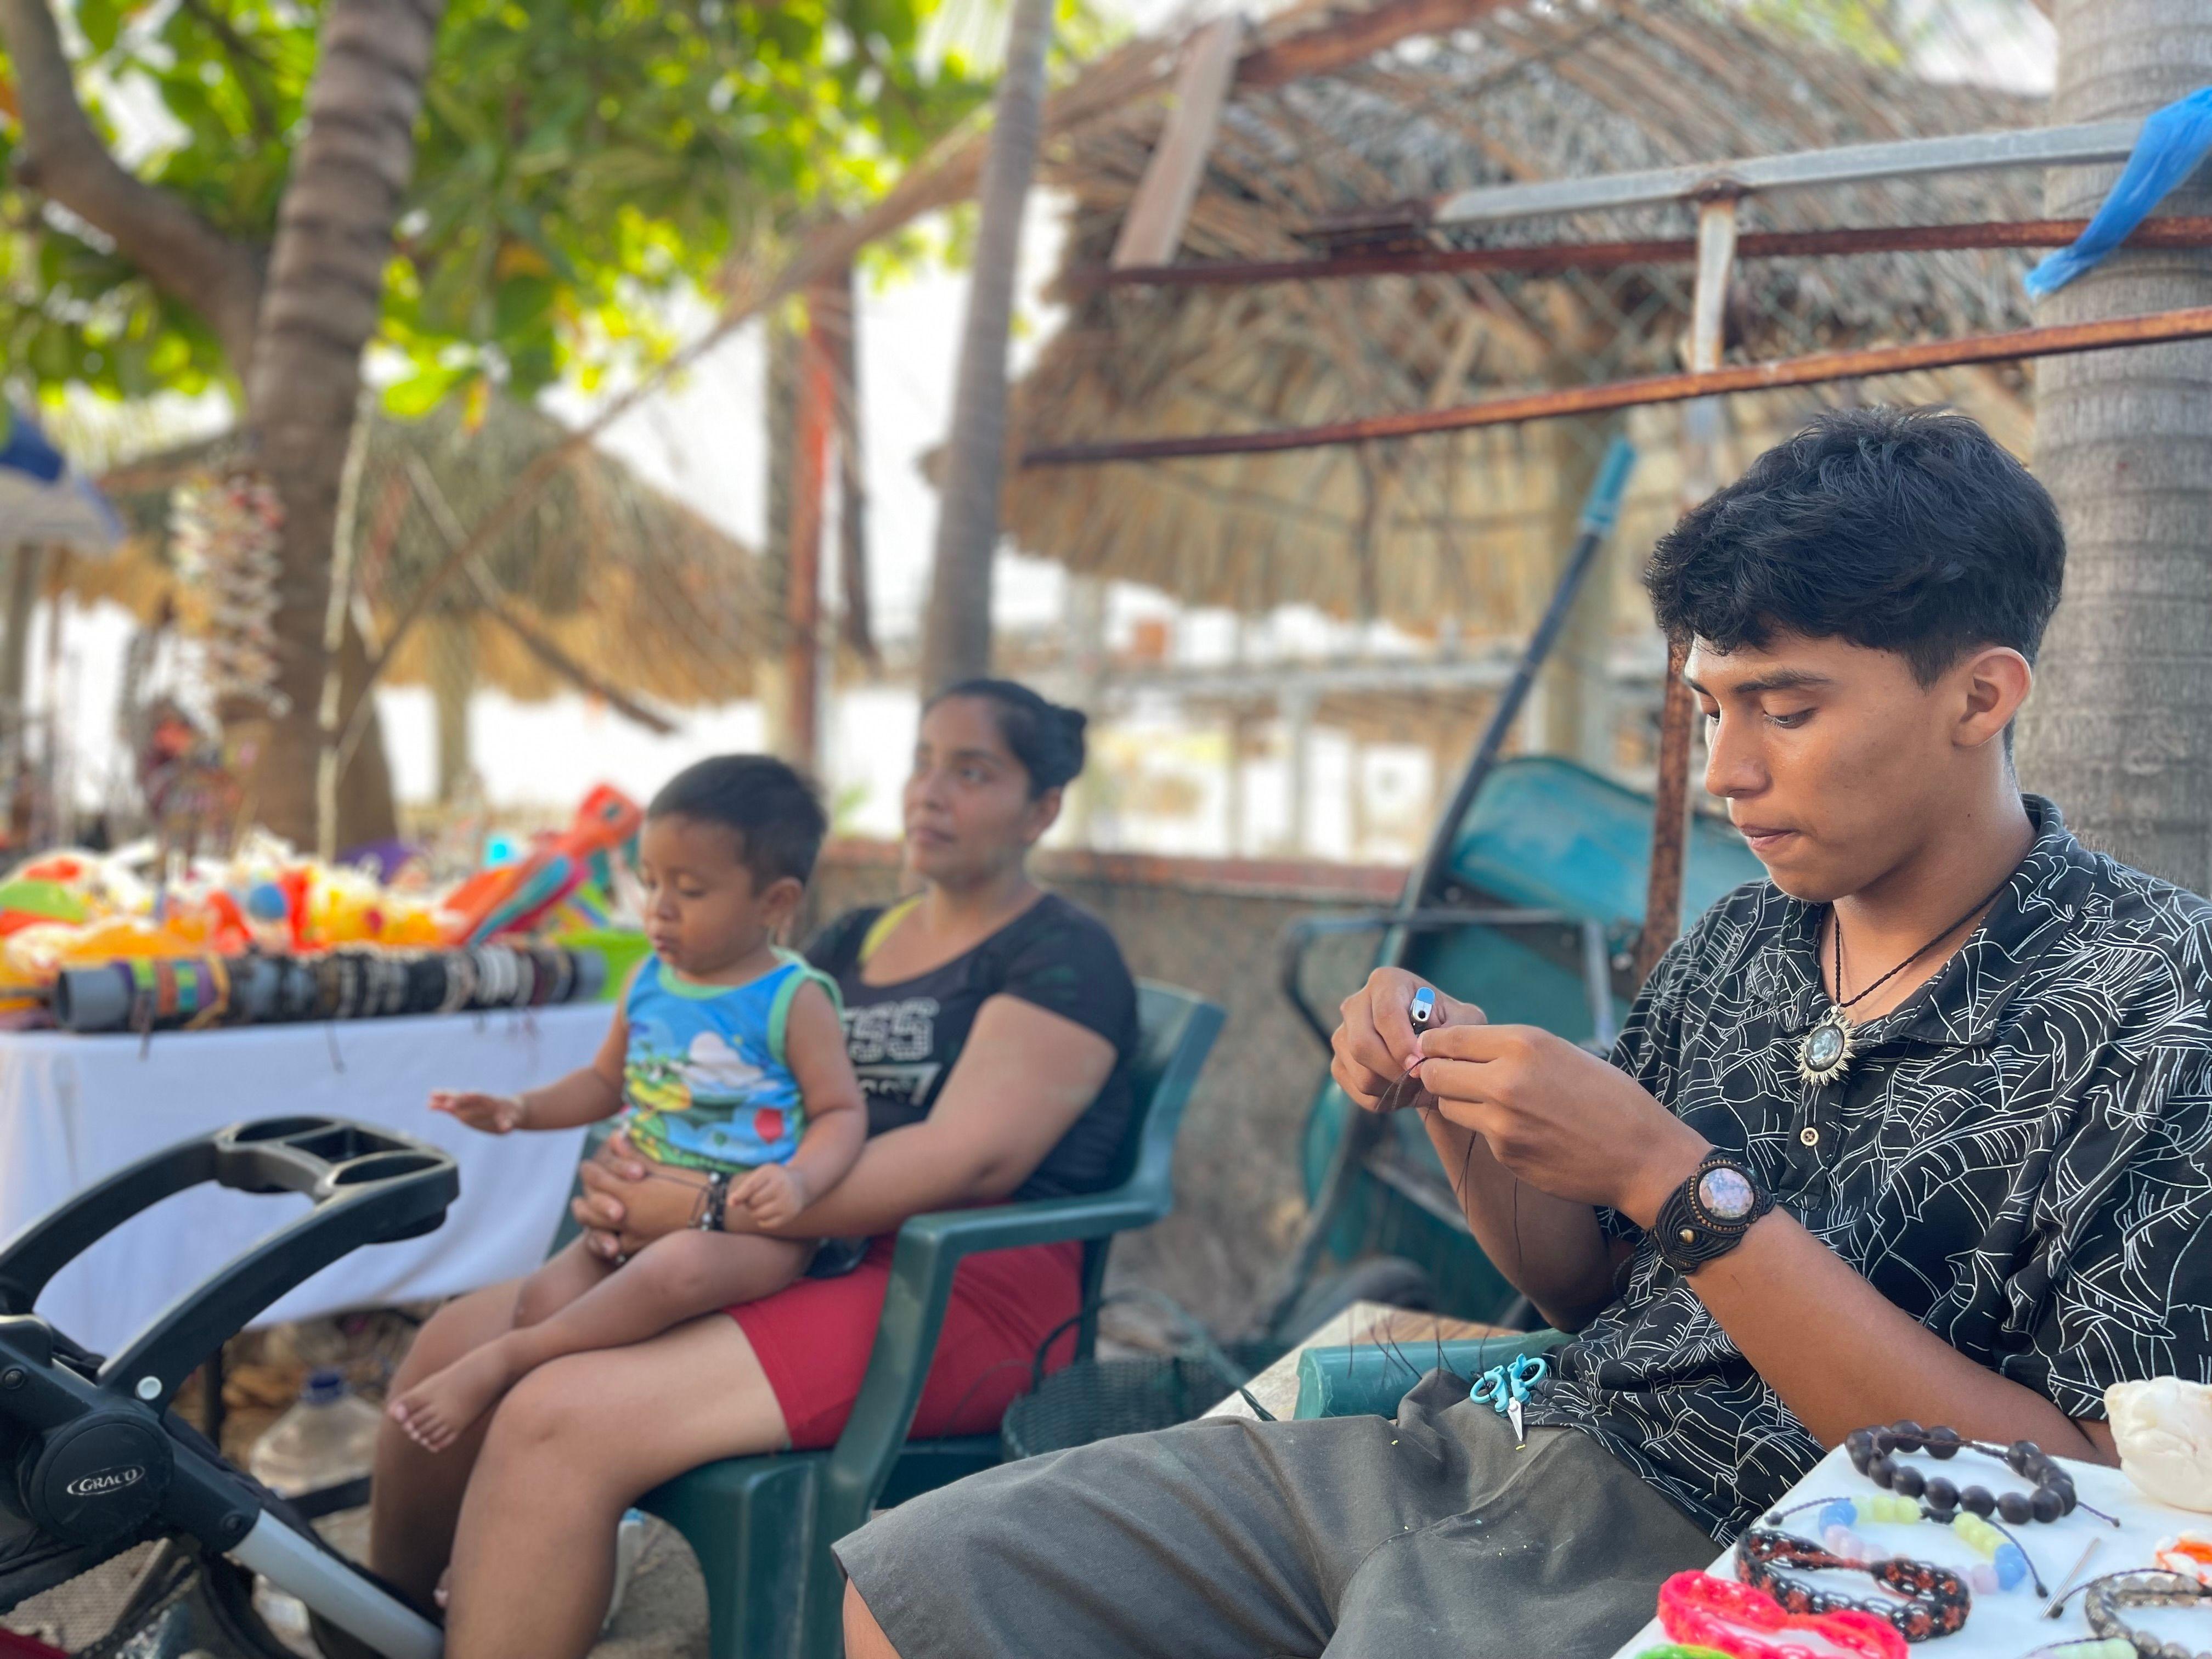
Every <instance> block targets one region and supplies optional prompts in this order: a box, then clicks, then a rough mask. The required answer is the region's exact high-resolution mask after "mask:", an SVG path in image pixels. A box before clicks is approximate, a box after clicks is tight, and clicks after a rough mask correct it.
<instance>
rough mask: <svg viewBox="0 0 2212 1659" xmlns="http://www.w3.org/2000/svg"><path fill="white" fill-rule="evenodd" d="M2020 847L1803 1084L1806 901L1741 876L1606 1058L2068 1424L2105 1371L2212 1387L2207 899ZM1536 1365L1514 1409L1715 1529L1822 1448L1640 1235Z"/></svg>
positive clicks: (2211, 1006) (1809, 951) (1782, 1483)
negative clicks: (1990, 891)
mask: <svg viewBox="0 0 2212 1659" xmlns="http://www.w3.org/2000/svg"><path fill="white" fill-rule="evenodd" d="M2027 808H2028V811H2029V815H2030V817H2031V818H2032V819H2033V823H2034V825H2035V829H2036V840H2035V843H2034V845H2033V848H2030V850H2029V852H2028V854H2027V858H2026V859H2025V860H2022V861H2021V866H2020V868H2019V869H2018V870H2017V871H2015V872H2014V874H2013V878H2012V880H2011V882H2010V884H2008V886H2007V887H2006V888H2005V890H2004V892H2003V893H2002V896H2000V897H1999V898H1998V900H1997V902H1996V904H1995V905H1994V906H1993V907H1992V908H1991V909H1990V914H1989V915H1988V916H1987V918H1986V919H1985V920H1984V922H1983V923H1982V925H1981V927H1979V929H1978V930H1977V931H1976V932H1975V933H1974V934H1973V935H1972V938H1970V939H1968V940H1967V942H1966V944H1965V945H1963V946H1961V947H1960V950H1959V951H1958V952H1957V953H1956V954H1955V955H1954V956H1953V957H1952V958H1951V959H1950V960H1949V961H1948V963H1945V964H1944V966H1943V968H1942V970H1941V971H1940V972H1939V973H1937V974H1936V975H1935V977H1933V978H1932V979H1930V980H1929V981H1928V983H1927V984H1925V985H1923V986H1922V987H1920V988H1919V989H1918V990H1917V991H1916V992H1915V993H1914V994H1912V996H1911V997H1910V998H1909V999H1907V1000H1906V1001H1905V1002H1904V1003H1903V1004H1901V1005H1900V1006H1899V1007H1898V1008H1896V1009H1895V1010H1894V1011H1893V1012H1890V1013H1888V1014H1886V1015H1884V1016H1883V1017H1882V1018H1880V1019H1876V1020H1873V1021H1870V1022H1869V1023H1868V1024H1865V1025H1863V1026H1862V1027H1860V1028H1858V1030H1857V1033H1856V1036H1857V1054H1856V1057H1855V1058H1854V1059H1853V1060H1852V1062H1851V1065H1850V1069H1849V1071H1848V1072H1847V1073H1845V1075H1844V1078H1843V1079H1842V1080H1841V1081H1840V1082H1838V1083H1833V1084H1830V1085H1826V1086H1825V1087H1816V1086H1814V1085H1809V1084H1807V1083H1805V1082H1803V1081H1802V1080H1801V1079H1800V1078H1799V1076H1798V1073H1797V1065H1796V1055H1797V1048H1798V1044H1799V1042H1800V1041H1801V1040H1802V1036H1803V1035H1804V1033H1805V1032H1806V1031H1807V1030H1808V1029H1809V1028H1810V1027H1811V1026H1812V1025H1813V1024H1814V1022H1815V1021H1816V1020H1818V1019H1819V1018H1820V1016H1821V1015H1822V1014H1823V1013H1824V1012H1826V1009H1827V1007H1828V1000H1827V997H1826V994H1825V993H1824V992H1823V990H1822V989H1821V986H1820V971H1819V968H1818V965H1817V962H1816V959H1815V956H1814V951H1815V948H1816V941H1817V939H1818V938H1819V929H1820V921H1821V919H1822V907H1820V906H1817V905H1808V904H1805V903H1802V902H1799V901H1797V900H1796V899H1793V898H1790V897H1789V896H1787V895H1785V894H1784V893H1783V892H1781V891H1780V890H1778V889H1777V888H1775V887H1774V886H1773V885H1772V884H1771V883H1765V882H1760V883H1756V884H1752V885H1750V886H1747V887H1742V888H1739V889H1738V890H1736V891H1735V892H1734V893H1731V894H1730V895H1729V896H1727V897H1726V898H1724V899H1723V900H1722V901H1721V902H1719V903H1718V904H1717V905H1715V906H1714V907H1713V908H1712V909H1711V910H1710V911H1708V912H1707V913H1706V915H1705V917H1704V918H1703V919H1702V920H1701V921H1699V923H1698V925H1697V927H1695V928H1693V929H1692V931H1691V932H1690V933H1688V934H1687V935H1686V937H1685V938H1683V939H1681V940H1680V941H1679V942H1678V943H1677V944H1676V945H1674V949H1673V950H1672V951H1669V952H1668V955H1667V957H1666V959H1665V960H1664V961H1663V962H1662V963H1661V964H1660V967H1659V969H1658V971H1657V972H1656V973H1655V974H1654V975H1652V978H1651V982H1650V984H1649V985H1648V986H1647V987H1645V989H1644V994H1643V995H1642V996H1641V997H1639V998H1638V1002H1637V1006H1636V1009H1635V1012H1634V1013H1633V1014H1632V1016H1631V1018H1630V1020H1629V1023H1628V1026H1627V1029H1626V1030H1625V1031H1624V1032H1623V1033H1622V1035H1621V1038H1620V1043H1619V1044H1618V1046H1617V1047H1616V1048H1615V1049H1614V1051H1613V1063H1614V1064H1615V1065H1617V1066H1620V1068H1621V1069H1622V1070H1624V1071H1626V1072H1627V1073H1630V1074H1631V1075H1632V1076H1633V1077H1634V1078H1636V1079H1637V1080H1638V1081H1639V1082H1640V1083H1642V1084H1643V1085H1644V1086H1645V1087H1646V1088H1647V1089H1649V1090H1650V1091H1651V1092H1652V1094H1653V1095H1655V1096H1656V1097H1657V1098H1658V1099H1659V1100H1660V1101H1662V1103H1665V1104H1666V1105H1667V1107H1668V1109H1670V1110H1672V1111H1673V1112H1674V1114H1675V1115H1677V1116H1679V1117H1680V1118H1682V1119H1683V1120H1684V1121H1686V1122H1688V1123H1689V1124H1691V1125H1692V1127H1695V1128H1696V1129H1697V1130H1698V1131H1699V1133H1701V1134H1703V1135H1704V1136H1705V1138H1706V1139H1708V1140H1710V1141H1711V1142H1712V1144H1713V1145H1714V1146H1716V1147H1717V1148H1719V1149H1720V1150H1722V1151H1723V1152H1731V1153H1735V1154H1737V1155H1739V1156H1741V1157H1743V1158H1745V1159H1746V1160H1747V1163H1748V1164H1749V1165H1750V1166H1751V1167H1752V1168H1753V1170H1756V1171H1757V1172H1758V1173H1759V1176H1760V1177H1761V1179H1762V1180H1764V1181H1765V1183H1766V1185H1767V1187H1768V1188H1769V1189H1770V1190H1771V1192H1772V1193H1773V1194H1775V1197H1776V1199H1777V1201H1778V1204H1779V1206H1781V1207H1782V1208H1784V1209H1786V1210H1787V1211H1789V1212H1790V1214H1792V1215H1794V1216H1795V1217H1796V1218H1797V1219H1798V1220H1799V1221H1800V1222H1802V1224H1803V1225H1804V1226H1805V1227H1806V1229H1807V1230H1808V1231H1810V1232H1811V1233H1812V1234H1813V1236H1814V1237H1816V1238H1818V1239H1819V1240H1820V1241H1821V1243H1825V1244H1826V1245H1827V1246H1828V1248H1829V1249H1832V1250H1833V1251H1835V1252H1836V1254H1837V1255H1840V1256H1841V1257H1843V1259H1844V1261H1847V1262H1849V1263H1850V1265H1851V1267H1853V1268H1855V1269H1856V1270H1857V1272H1859V1273H1862V1274H1863V1275H1864V1276H1865V1277H1866V1279H1868V1280H1869V1281H1870V1282H1871V1283H1872V1284H1873V1285H1874V1286H1875V1289H1877V1290H1879V1291H1881V1293H1882V1294H1883V1295H1884V1296H1886V1297H1888V1298H1889V1300H1890V1301H1891V1302H1893V1303H1894V1304H1896V1305H1897V1306H1899V1308H1902V1309H1903V1310H1905V1312H1906V1313H1908V1314H1910V1315H1911V1316H1912V1317H1913V1318H1915V1319H1917V1320H1918V1321H1919V1322H1921V1323H1922V1324H1923V1325H1924V1326H1926V1327H1927V1328H1929V1329H1930V1330H1932V1331H1934V1332H1935V1333H1936V1334H1937V1335H1939V1336H1941V1337H1942V1338H1943V1340H1945V1341H1947V1342H1948V1343H1950V1344H1951V1346H1953V1347H1954V1348H1956V1349H1958V1350H1959V1351H1960V1352H1961V1353H1964V1354H1966V1355H1967V1356H1968V1357H1969V1358H1972V1359H1974V1360H1976V1361H1977V1362H1978V1363H1979V1364H1984V1365H1987V1366H1989V1367H1990V1368H1991V1369H1992V1370H1996V1371H1997V1372H1998V1373H1999V1374H2001V1375H2002V1376H2007V1377H2009V1378H2011V1379H2012V1380H2013V1381H2015V1382H2016V1383H2023V1384H2025V1385H2026V1386H2027V1387H2028V1388H2031V1389H2034V1390H2036V1391H2037V1392H2038V1393H2039V1394H2041V1395H2045V1397H2046V1398H2048V1399H2050V1400H2051V1401H2053V1402H2055V1403H2056V1404H2057V1407H2059V1409H2060V1410H2062V1411H2063V1412H2065V1413H2066V1414H2067V1415H2068V1416H2069V1417H2079V1418H2101V1417H2102V1416H2103V1415H2104V1399H2103V1395H2104V1390H2105V1387H2106V1384H2107V1383H2117V1382H2122V1381H2125V1380H2129V1379H2132V1378H2140V1377H2148V1376H2182V1377H2185V1378H2188V1379H2190V1380H2192V1381H2195V1382H2200V1383H2212V904H2207V903H2206V902H2205V901H2204V900H2203V899H2201V898H2199V897H2197V896H2196V895H2195V894H2193V893H2189V892H2185V891H2183V890H2181V889H2179V888H2177V887H2173V886H2171V885H2169V884H2166V883H2165V882H2162V881H2159V880H2156V879H2154V878H2151V877H2149V876H2146V875H2144V874H2142V872H2139V871H2136V870H2131V869H2130V868H2128V867H2127V866H2124V865H2122V864H2118V863H2116V862H2115V861H2113V860H2111V859H2109V858H2106V857H2105V856H2103V855H2102V854H2096V853H2092V852H2090V851H2088V850H2087V849H2086V848H2083V847H2082V846H2081V843H2080V842H2077V841H2075V839H2074V837H2073V836H2071V835H2070V834H2069V833H2068V832H2067V829H2066V827H2065V825H2064V823H2063V822H2062V821H2061V820H2060V818H2059V815H2058V811H2057V808H2055V807H2054V806H2052V805H2051V804H2050V803H2049V802H2048V801H2045V800H2042V799H2038V798H2036V797H2033V796H2030V797H2028V798H2027ZM1599 1219H1600V1221H1601V1224H1602V1225H1604V1227H1605V1229H1606V1231H1607V1234H1608V1235H1609V1236H1611V1237H1626V1238H1631V1239H1632V1240H1634V1241H1635V1244H1636V1249H1635V1254H1634V1256H1633V1258H1632V1261H1630V1262H1629V1263H1628V1264H1627V1267H1626V1279H1625V1283H1624V1289H1623V1290H1622V1292H1621V1295H1620V1299H1619V1300H1617V1301H1616V1302H1614V1303H1613V1304H1612V1305H1611V1306H1610V1307H1608V1308H1607V1309H1606V1310H1604V1311H1603V1312H1602V1313H1601V1314H1600V1315H1599V1316H1597V1318H1596V1319H1595V1321H1593V1322H1591V1324H1590V1325H1589V1327H1588V1328H1586V1329H1585V1330H1583V1332H1582V1333H1581V1334H1580V1335H1579V1336H1578V1337H1577V1339H1576V1340H1574V1341H1573V1342H1571V1343H1570V1344H1568V1345H1566V1346H1564V1347H1562V1348H1560V1349H1559V1350H1558V1351H1557V1352H1555V1354H1554V1355H1553V1364H1554V1374H1553V1380H1552V1382H1551V1383H1549V1384H1547V1385H1546V1386H1544V1387H1542V1388H1541V1389H1540V1390H1539V1392H1538V1395H1537V1398H1536V1400H1535V1401H1533V1402H1532V1403H1531V1408H1530V1410H1529V1412H1528V1420H1529V1421H1531V1422H1533V1423H1548V1424H1557V1425H1565V1426H1570V1427H1575V1428H1580V1429H1583V1430H1585V1431H1588V1432H1589V1433H1591V1434H1594V1435H1595V1436H1596V1437H1598V1438H1599V1439H1600V1440H1601V1441H1602V1442H1604V1443H1605V1444H1606V1446H1607V1449H1610V1450H1611V1451H1612V1452H1613V1454H1614V1455H1616V1456H1618V1457H1620V1458H1621V1459H1622V1460H1623V1461H1625V1462H1627V1463H1629V1464H1630V1465H1632V1467H1633V1468H1636V1469H1637V1470H1638V1472H1639V1473H1641V1474H1643V1475H1644V1477H1645V1478H1646V1479H1647V1480H1650V1482H1651V1483H1652V1485H1653V1486H1656V1487H1657V1488H1658V1489H1659V1491H1660V1492H1662V1493H1664V1494H1665V1495H1666V1496H1667V1497H1668V1498H1670V1499H1672V1500H1673V1501H1674V1503H1675V1504H1679V1505H1680V1507H1681V1508H1682V1509H1683V1510H1686V1511H1687V1512H1688V1513H1689V1514H1690V1515H1691V1516H1692V1517H1694V1518H1695V1519H1696V1520H1698V1521H1699V1522H1700V1523H1701V1524H1703V1525H1705V1527H1707V1528H1710V1529H1711V1532H1712V1534H1713V1536H1714V1537H1715V1538H1717V1539H1718V1540H1721V1541H1723V1542H1725V1541H1728V1540H1729V1539H1731V1538H1733V1537H1734V1536H1735V1534H1737V1533H1738V1532H1740V1531H1741V1530H1742V1528H1744V1527H1745V1526H1747V1524H1749V1523H1750V1522H1752V1520H1753V1518H1754V1517H1756V1516H1758V1515H1759V1512H1760V1511H1761V1510H1764V1509H1765V1508H1766V1507H1767V1506H1769V1505H1770V1504H1772V1503H1773V1501H1774V1500H1775V1498H1778V1496H1779V1495H1780V1494H1781V1493H1782V1492H1783V1491H1784V1489H1785V1488H1787V1487H1788V1486H1790V1485H1792V1484H1793V1483H1795V1482H1796V1480H1799V1479H1800V1478H1801V1477H1802V1476H1803V1475H1804V1474H1806V1472H1807V1471H1808V1470H1809V1469H1810V1468H1812V1467H1813V1465H1814V1462H1817V1461H1818V1460H1819V1458H1820V1455H1821V1448H1820V1444H1819V1443H1817V1442H1816V1441H1814V1438H1813V1437H1812V1435H1811V1434H1810V1433H1809V1432H1808V1431H1807V1429H1806V1428H1805V1425H1803V1424H1802V1423H1800V1422H1799V1421H1798V1420H1797V1419H1796V1417H1795V1416H1794V1415H1793V1414H1792V1413H1791V1412H1790V1408H1789V1407H1787V1406H1785V1405H1784V1404H1783V1403H1782V1401H1781V1399H1780V1398H1779V1396H1778V1395H1776V1394H1775V1392H1774V1391H1773V1389H1770V1388H1769V1387H1767V1385H1766V1384H1765V1382H1764V1381H1763V1380H1762V1379H1761V1378H1760V1377H1759V1374H1758V1373H1757V1372H1756V1371H1754V1370H1753V1369H1752V1367H1751V1364H1750V1363H1749V1362H1748V1361H1747V1360H1746V1359H1745V1358H1744V1357H1743V1356H1742V1354H1741V1353H1740V1352H1737V1351H1736V1346H1735V1343H1734V1342H1732V1341H1731V1340H1729V1336H1728V1334H1727V1333H1726V1332H1725V1331H1723V1329H1722V1328H1720V1326H1719V1324H1718V1323H1717V1322H1716V1321H1715V1320H1714V1319H1713V1317H1712V1316H1711V1315H1710V1314H1709V1313H1707V1312H1706V1310H1705V1304H1704V1303H1702V1302H1700V1301H1699V1299H1698V1297H1697V1295H1696V1293H1695V1292H1694V1291H1692V1290H1691V1289H1690V1287H1689V1286H1688V1285H1687V1284H1686V1282H1685V1281H1684V1280H1683V1279H1682V1278H1681V1277H1680V1275H1679V1274H1677V1273H1674V1271H1673V1270H1672V1269H1671V1268H1669V1267H1667V1266H1666V1265H1665V1264H1664V1263H1663V1262H1662V1261H1660V1259H1659V1255H1658V1252H1657V1250H1656V1248H1655V1247H1654V1246H1653V1244H1652V1243H1651V1242H1650V1240H1649V1239H1648V1238H1646V1237H1644V1236H1643V1234H1642V1233H1641V1231H1640V1230H1638V1228H1637V1227H1636V1226H1635V1225H1633V1224H1632V1223H1631V1222H1629V1221H1628V1220H1627V1219H1626V1218H1625V1217H1622V1216H1620V1215H1618V1214H1616V1213H1614V1212H1609V1211H1601V1212H1600V1216H1599Z"/></svg>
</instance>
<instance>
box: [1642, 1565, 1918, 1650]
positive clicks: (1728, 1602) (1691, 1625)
mask: <svg viewBox="0 0 2212 1659" xmlns="http://www.w3.org/2000/svg"><path fill="white" fill-rule="evenodd" d="M1659 1624H1660V1627H1661V1628H1662V1630H1664V1631H1665V1632H1667V1634H1668V1637H1669V1638H1672V1639H1673V1640H1674V1641H1677V1642H1690V1643H1695V1644H1698V1645H1699V1646H1702V1647H1709V1648H1718V1649H1719V1650H1721V1651H1722V1652H1723V1653H1726V1654H1729V1655H1731V1656H1733V1659H1832V1656H1830V1655H1829V1654H1827V1653H1826V1651H1825V1650H1822V1649H1821V1648H1819V1647H1817V1646H1814V1644H1810V1643H1808V1642H1802V1641H1791V1640H1789V1639H1787V1638H1789V1637H1790V1636H1791V1635H1793V1634H1796V1633H1802V1634H1804V1635H1808V1636H1816V1637H1819V1638H1820V1639H1821V1640H1823V1641H1825V1642H1826V1643H1828V1644H1830V1645H1832V1646H1833V1647H1838V1648H1841V1649H1843V1650H1844V1651H1845V1652H1846V1653H1850V1654H1852V1655H1855V1656H1857V1659H1905V1637H1904V1635H1903V1633H1902V1632H1899V1630H1898V1628H1897V1626H1894V1625H1892V1624H1889V1623H1887V1621H1885V1620H1880V1619H1877V1618H1875V1616H1874V1615H1873V1614H1872V1613H1861V1612H1859V1611H1858V1610H1857V1609H1856V1608H1846V1609H1844V1610H1842V1611H1840V1612H1836V1613H1810V1614H1806V1613H1790V1612H1789V1611H1788V1610H1786V1609H1785V1608H1784V1607H1783V1606H1782V1604H1781V1603H1780V1602H1778V1601H1776V1600H1775V1599H1774V1598H1773V1597H1772V1596H1771V1595H1768V1594H1767V1593H1766V1592H1765V1590H1761V1589H1753V1588H1752V1587H1751V1586H1750V1585H1749V1584H1741V1583H1737V1582H1736V1581H1735V1580H1734V1579H1732V1578H1716V1577H1713V1575H1712V1574H1711V1573H1709V1572H1678V1573H1676V1574H1675V1575H1674V1577H1672V1578H1669V1579H1668V1581H1667V1582H1666V1583H1663V1584H1662V1585H1661V1586H1660V1587H1659Z"/></svg>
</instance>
